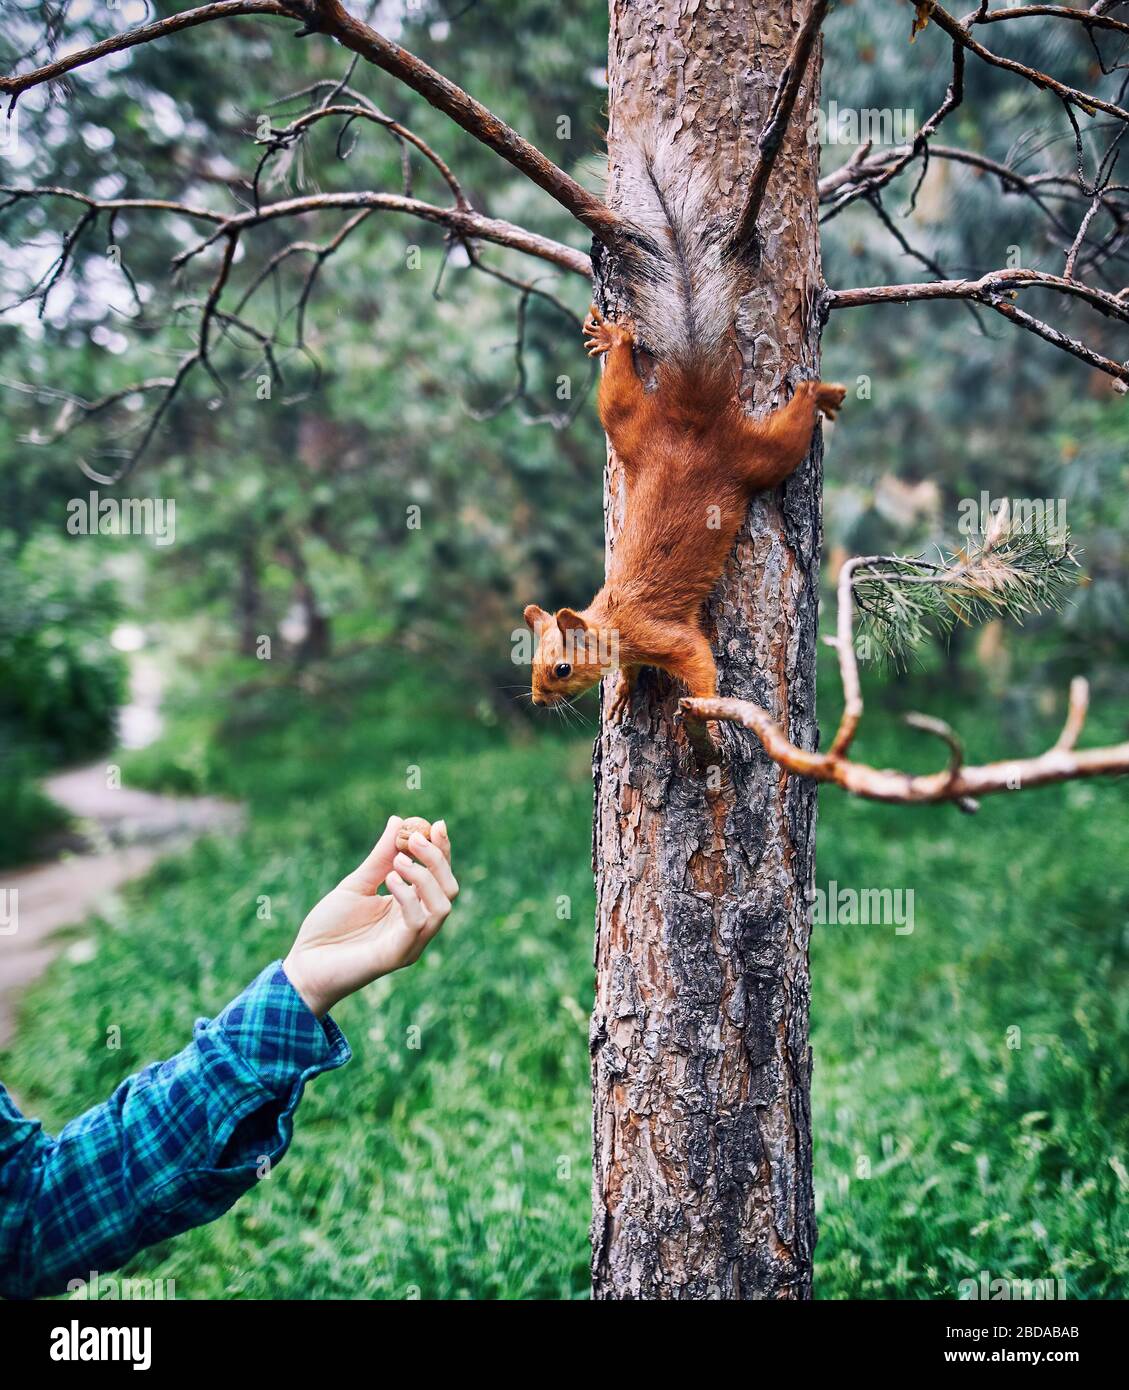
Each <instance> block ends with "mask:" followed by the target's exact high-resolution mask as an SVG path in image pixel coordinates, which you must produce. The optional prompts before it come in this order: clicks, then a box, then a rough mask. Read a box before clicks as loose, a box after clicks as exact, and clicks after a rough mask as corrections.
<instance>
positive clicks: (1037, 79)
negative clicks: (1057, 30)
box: [918, 0, 1129, 121]
mask: <svg viewBox="0 0 1129 1390" xmlns="http://www.w3.org/2000/svg"><path fill="white" fill-rule="evenodd" d="M982 8H983V7H982ZM918 10H919V11H925V10H927V11H928V16H929V18H930V19H931V20H932V21H933V23H934V24H936V25H937V27H938V29H941V30H943V31H944V32H945V33H946V34H948V36H949V37H950V38H951V39H952V40H953V42H954V43H957V44H959V45H960V46H961V47H962V48H963V49H965V50H966V51H967V52H969V53H972V54H975V56H976V57H977V58H979V59H980V60H981V61H982V62H985V63H988V64H990V65H991V66H992V67H996V68H1002V69H1003V70H1004V71H1005V72H1012V73H1015V74H1016V76H1018V77H1022V78H1024V79H1025V80H1026V81H1028V82H1030V83H1032V84H1033V85H1034V86H1036V87H1038V88H1039V89H1040V90H1041V91H1045V92H1051V93H1053V94H1054V95H1055V96H1056V97H1058V98H1059V99H1060V100H1061V101H1064V102H1066V103H1067V104H1068V105H1073V106H1077V107H1079V108H1080V109H1081V110H1083V111H1084V112H1085V113H1086V114H1087V115H1088V116H1092V115H1093V114H1094V112H1095V111H1104V112H1105V113H1106V115H1108V116H1116V117H1117V119H1118V120H1119V121H1129V111H1126V110H1125V109H1124V108H1123V107H1121V106H1118V105H1117V104H1116V103H1115V102H1111V101H1106V100H1105V99H1104V98H1102V97H1098V96H1094V95H1093V94H1092V93H1090V92H1084V91H1081V90H1080V89H1079V88H1077V87H1071V86H1069V85H1068V84H1067V83H1065V82H1060V81H1059V80H1058V79H1057V78H1055V77H1051V76H1050V74H1049V73H1045V72H1040V71H1039V69H1038V68H1032V67H1028V66H1027V64H1026V63H1020V62H1018V61H1017V60H1016V59H1014V58H1005V57H1004V56H1003V55H1002V54H999V53H995V52H993V51H992V50H991V49H990V48H986V47H985V46H984V44H982V43H981V42H980V41H979V40H978V39H977V38H975V37H974V36H973V34H972V31H971V30H970V29H969V28H968V27H967V26H966V25H965V24H963V23H961V21H960V20H958V19H955V18H954V17H953V16H952V15H951V14H949V12H948V10H946V9H944V8H943V7H942V6H941V5H939V4H937V0H924V3H923V4H920V5H919V6H918ZM984 12H985V13H987V11H986V10H985V11H984ZM978 13H979V12H978ZM1068 13H1069V11H1068Z"/></svg>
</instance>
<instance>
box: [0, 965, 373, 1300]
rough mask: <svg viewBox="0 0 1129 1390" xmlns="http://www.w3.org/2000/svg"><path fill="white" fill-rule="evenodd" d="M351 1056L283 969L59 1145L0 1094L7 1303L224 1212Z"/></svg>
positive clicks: (270, 971)
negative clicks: (310, 1095) (308, 1088)
mask: <svg viewBox="0 0 1129 1390" xmlns="http://www.w3.org/2000/svg"><path fill="white" fill-rule="evenodd" d="M350 1055H351V1054H350V1051H349V1044H348V1043H347V1042H346V1041H345V1037H344V1035H343V1034H342V1032H341V1030H340V1029H339V1028H338V1027H337V1025H336V1024H335V1023H334V1022H333V1020H332V1019H330V1018H328V1017H326V1018H324V1019H320V1020H319V1019H318V1018H316V1017H315V1016H314V1015H313V1014H312V1013H311V1012H310V1010H309V1009H308V1008H307V1006H306V1004H305V1003H304V1002H303V1000H302V999H301V997H300V995H299V994H298V993H297V991H296V990H295V989H294V987H293V985H291V983H290V981H289V980H288V979H287V977H286V974H285V972H284V971H283V969H282V964H281V962H279V961H276V962H275V963H274V964H273V965H269V966H268V967H267V968H266V969H265V970H264V971H263V972H262V974H261V975H260V976H259V977H258V979H256V980H255V981H254V982H253V983H252V984H251V985H249V986H248V988H247V989H245V990H244V991H243V993H242V994H241V995H239V997H238V998H237V999H235V1000H233V1001H232V1003H230V1004H229V1005H228V1006H227V1008H226V1009H224V1011H223V1012H222V1013H221V1014H220V1015H219V1016H218V1017H217V1018H215V1019H212V1020H210V1021H209V1020H208V1019H199V1020H198V1021H197V1023H196V1027H195V1029H194V1034H193V1041H192V1042H191V1043H190V1044H189V1046H188V1047H186V1048H185V1049H184V1051H183V1052H180V1053H178V1054H177V1055H176V1056H175V1057H173V1058H171V1059H170V1060H169V1061H167V1062H158V1063H155V1064H154V1065H153V1066H150V1067H146V1068H145V1070H144V1071H141V1072H138V1074H137V1075H136V1076H131V1077H129V1078H128V1079H127V1080H125V1081H123V1082H122V1084H121V1085H120V1086H119V1087H118V1088H117V1090H116V1091H115V1092H114V1094H113V1095H112V1096H111V1097H110V1099H109V1100H108V1101H106V1102H105V1104H103V1105H98V1106H96V1107H95V1108H94V1109H93V1110H90V1111H88V1112H87V1113H86V1114H85V1115H81V1116H79V1118H78V1119H76V1120H72V1121H71V1123H70V1124H68V1125H67V1126H66V1127H65V1128H64V1129H63V1130H62V1131H61V1132H60V1134H59V1136H58V1138H51V1137H50V1136H49V1135H47V1134H44V1133H43V1130H42V1127H41V1126H40V1124H39V1122H38V1121H37V1120H28V1119H25V1118H24V1117H23V1116H22V1115H21V1114H20V1112H19V1111H18V1110H17V1109H16V1107H15V1105H14V1104H13V1103H12V1100H11V1098H10V1097H9V1095H8V1093H7V1092H6V1091H5V1090H4V1088H3V1086H0V1295H2V1296H4V1297H6V1298H32V1297H35V1296H36V1295H39V1294H49V1293H58V1292H61V1291H62V1290H63V1289H65V1288H66V1286H67V1283H68V1281H69V1280H73V1279H86V1278H87V1277H88V1275H89V1274H90V1273H91V1272H92V1271H95V1272H98V1273H106V1272H108V1271H109V1270H112V1269H115V1268H117V1266H118V1265H120V1264H122V1263H123V1262H124V1261H125V1260H127V1259H128V1258H129V1257H130V1256H131V1255H132V1254H134V1253H135V1252H136V1251H137V1250H140V1249H142V1248H143V1247H144V1246H146V1245H151V1244H152V1243H153V1242H154V1241H158V1240H164V1239H166V1238H167V1237H168V1236H173V1235H178V1234H179V1233H180V1232H181V1231H186V1230H188V1229H189V1227H191V1226H199V1225H202V1224H203V1223H204V1222H207V1221H212V1220H214V1219H215V1218H216V1217H217V1216H220V1215H222V1213H223V1212H225V1211H226V1210H227V1209H228V1207H230V1206H231V1204H232V1203H233V1202H234V1201H235V1200H236V1198H238V1197H239V1196H241V1194H242V1193H244V1192H246V1191H247V1189H248V1188H249V1187H251V1186H252V1185H253V1184H254V1183H255V1181H256V1179H257V1178H259V1177H262V1176H264V1174H266V1173H269V1171H270V1169H271V1167H272V1166H273V1164H275V1163H277V1162H278V1160H279V1159H280V1158H281V1157H282V1155H283V1154H284V1153H285V1152H286V1149H287V1146H288V1145H289V1143H290V1137H291V1134H292V1133H293V1128H294V1110H295V1108H296V1107H297V1105H298V1101H299V1100H300V1099H301V1096H302V1090H303V1088H304V1086H305V1084H306V1082H307V1081H308V1080H309V1078H310V1077H311V1076H316V1075H317V1074H318V1073H319V1072H323V1071H328V1070H330V1069H332V1068H334V1067H339V1066H342V1065H343V1064H344V1063H345V1062H347V1061H348V1060H349V1057H350Z"/></svg>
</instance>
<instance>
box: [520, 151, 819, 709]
mask: <svg viewBox="0 0 1129 1390" xmlns="http://www.w3.org/2000/svg"><path fill="white" fill-rule="evenodd" d="M624 177H625V186H626V187H627V189H628V192H629V197H630V201H629V202H628V206H630V207H631V209H632V220H633V221H634V222H635V223H636V224H637V225H638V226H639V227H640V229H641V230H642V232H643V233H644V234H645V236H644V238H642V239H641V244H642V245H643V246H644V247H645V248H646V247H648V246H649V247H650V248H651V253H652V254H650V255H649V256H648V257H647V261H646V263H645V266H644V272H643V273H642V274H640V275H633V276H632V277H631V278H632V281H633V283H632V285H631V289H630V293H631V307H632V310H633V314H634V319H635V324H636V326H637V327H638V329H639V330H640V331H639V337H640V339H641V340H642V345H643V346H645V347H646V348H647V349H648V350H649V351H651V352H652V354H653V355H654V356H655V358H656V359H657V363H658V366H657V387H656V389H654V390H647V389H645V388H644V384H643V382H642V380H641V379H640V377H639V375H638V373H637V372H636V369H635V362H634V356H633V349H634V347H635V344H636V334H635V331H634V330H633V329H632V328H631V327H629V326H628V325H627V324H626V323H623V322H618V323H617V322H612V321H611V320H610V319H606V318H604V317H603V316H601V314H600V313H599V312H598V311H597V309H596V307H595V306H594V305H593V307H592V308H591V309H590V310H589V314H588V317H587V319H586V321H585V323H584V333H585V340H586V345H587V347H588V354H589V356H590V357H603V358H604V370H603V375H602V378H601V381H600V389H599V396H598V403H599V412H600V421H601V423H602V424H603V427H604V429H605V430H606V432H607V434H608V437H609V439H610V440H611V444H612V447H613V449H614V450H615V452H616V454H617V456H618V457H619V459H620V462H621V463H622V465H623V474H624V484H625V489H626V499H625V501H626V505H625V512H624V521H623V526H622V528H621V530H620V533H619V537H618V540H617V542H616V545H615V549H614V550H613V552H612V557H611V562H610V564H609V566H608V570H607V575H606V577H605V580H604V584H603V587H602V588H601V589H600V591H599V593H597V594H596V596H595V598H594V599H593V600H592V602H591V603H590V604H589V605H588V607H587V608H582V609H579V610H577V609H573V608H561V609H559V610H558V611H557V612H556V613H555V614H553V613H546V612H545V611H544V609H541V608H538V607H537V605H536V604H530V605H529V606H528V607H527V608H526V609H525V621H526V622H527V623H528V624H529V626H530V627H531V628H532V629H533V631H534V633H535V634H536V636H537V638H538V646H537V652H536V655H535V657H534V660H533V703H534V704H536V705H556V704H560V703H561V702H562V701H565V700H569V699H571V698H572V697H573V696H575V695H578V694H579V693H581V692H582V691H584V690H587V689H588V688H589V687H590V686H592V685H595V684H596V682H597V681H598V680H599V679H600V678H601V677H602V676H605V675H607V674H609V673H610V671H612V670H614V669H616V668H617V667H618V669H619V680H618V683H617V685H616V687H615V690H614V693H613V695H612V699H611V701H610V704H609V706H608V717H609V718H611V719H622V718H624V717H625V716H626V715H627V713H628V711H629V709H630V703H631V693H632V688H633V685H634V682H635V677H636V675H637V673H638V671H639V668H640V667H642V666H656V667H658V668H659V669H660V670H663V671H668V672H669V673H670V674H671V675H672V676H674V677H675V679H676V680H679V681H681V682H682V683H683V684H684V685H685V686H686V687H687V688H688V690H689V692H690V694H691V695H692V696H702V697H711V696H714V695H716V694H717V666H716V663H715V662H714V658H713V653H712V651H711V650H710V644H709V642H708V640H707V639H706V636H705V634H704V633H703V631H702V605H703V603H704V602H705V600H706V599H707V598H708V597H709V594H710V592H711V590H712V589H713V587H714V585H715V584H716V583H717V580H718V579H719V577H720V576H721V573H722V570H723V569H724V568H725V563H726V560H727V559H728V557H729V552H730V550H731V549H732V546H733V541H734V538H735V537H736V535H737V531H738V530H739V528H740V526H741V524H742V522H743V521H744V519H745V513H746V510H747V508H748V505H749V498H750V496H751V495H752V494H753V493H754V492H759V491H762V490H763V489H766V488H772V487H776V486H777V484H779V483H781V482H783V480H784V479H785V478H786V477H787V476H788V475H789V474H790V473H791V472H793V470H794V469H796V468H797V467H799V465H800V463H802V461H803V459H804V457H805V456H806V454H807V452H808V449H809V447H810V445H811V439H812V432H813V430H814V429H815V424H816V420H817V419H818V417H819V415H820V414H823V415H825V416H826V417H827V418H828V419H832V420H833V419H834V418H835V414H836V412H837V411H838V409H839V407H840V406H841V405H842V404H843V398H844V396H845V395H846V389H845V387H842V386H831V385H826V384H825V383H823V382H820V381H801V382H800V383H799V385H798V386H797V387H796V390H795V394H794V395H793V396H792V399H791V400H790V401H789V402H788V404H787V405H785V406H783V407H782V408H781V409H779V410H777V411H774V412H773V413H772V414H771V415H769V416H768V417H767V418H766V419H764V420H754V419H751V418H750V417H749V416H747V415H746V414H745V413H744V411H743V410H742V409H741V406H740V404H739V402H738V400H737V398H736V394H735V388H736V384H737V383H736V372H735V371H734V366H733V359H732V353H731V350H730V348H729V346H728V342H727V338H728V334H729V330H730V328H731V326H732V321H733V313H734V308H735V303H736V299H737V297H738V296H739V294H740V292H741V286H740V281H739V276H738V274H737V270H738V267H737V266H736V265H735V263H734V261H733V259H732V258H731V257H730V256H728V255H727V253H726V250H725V246H724V243H723V242H722V241H721V239H720V238H718V237H717V236H716V234H715V233H713V232H712V231H711V230H710V225H711V224H710V222H709V219H708V217H707V216H706V214H705V194H706V186H705V185H706V180H705V176H704V173H702V172H700V171H698V172H691V173H690V175H689V176H687V174H686V172H685V169H684V167H682V166H680V165H679V164H678V161H677V159H676V157H675V153H674V149H673V146H672V145H671V144H670V143H669V142H668V143H666V144H664V145H658V146H657V147H656V145H655V144H654V143H651V144H649V145H647V146H644V145H640V146H639V147H638V149H637V150H636V151H635V152H634V156H632V155H631V153H630V152H629V156H628V164H627V167H626V168H625V173H624ZM703 228H705V229H706V230H702V229H703Z"/></svg>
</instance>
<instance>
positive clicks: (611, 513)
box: [592, 0, 822, 1299]
mask: <svg viewBox="0 0 1129 1390" xmlns="http://www.w3.org/2000/svg"><path fill="white" fill-rule="evenodd" d="M610 10H611V33H610V43H609V64H608V77H609V85H610V107H609V110H610V130H609V159H610V170H611V174H610V178H611V182H610V193H611V197H612V200H613V202H615V200H616V191H617V190H616V184H617V178H616V159H617V149H618V148H620V146H621V143H622V142H623V140H624V139H625V137H626V135H627V132H628V131H629V130H630V129H631V126H632V124H633V123H634V122H636V121H639V120H642V119H647V118H651V119H653V116H654V114H655V113H657V114H658V115H659V116H660V117H661V118H663V119H669V120H672V121H674V122H675V123H676V128H677V129H678V130H679V131H680V134H679V141H680V143H681V144H682V146H683V148H684V149H685V151H686V158H687V160H688V161H689V160H692V161H695V162H699V163H703V164H705V165H707V166H708V167H709V168H711V169H713V170H715V171H716V196H717V208H718V210H719V212H722V213H725V212H727V211H734V212H735V210H736V207H737V205H738V203H739V201H740V197H741V193H742V190H743V187H744V185H745V180H746V178H747V175H748V171H749V168H750V166H751V163H752V156H753V148H754V144H755V140H756V137H757V135H758V134H759V132H760V130H761V128H762V125H763V123H764V119H765V115H766V113H767V110H768V107H769V105H770V103H771V99H772V96H773V93H774V90H775V86H776V81H777V78H778V75H779V73H780V71H781V69H782V67H783V65H784V61H785V58H786V56H787V53H788V49H789V46H790V44H791V42H792V38H793V35H794V33H795V29H796V27H797V25H798V23H799V21H800V18H801V17H802V14H803V11H804V0H720V2H719V3H718V4H710V5H706V4H692V5H687V4H685V3H684V0H610ZM818 71H819V51H818V49H817V51H816V55H815V57H814V59H813V63H812V73H811V75H809V78H808V81H807V83H806V84H805V89H804V91H803V92H801V95H800V99H799V102H798V104H797V108H796V112H795V116H794V118H793V121H792V125H791V129H790V132H789V134H788V136H787V137H786V142H785V145H784V148H783V149H782V151H781V154H780V157H779V159H778V161H777V164H776V168H775V171H774V174H773V177H772V181H771V184H770V187H769V190H768V196H767V198H766V200H765V203H764V207H763V210H762V214H761V219H760V227H761V230H762V234H763V243H762V244H763V255H762V257H761V262H760V269H759V270H758V272H757V274H756V282H755V288H754V290H753V292H752V293H751V294H749V295H748V296H747V297H746V299H745V300H744V301H743V302H742V305H741V309H740V311H739V314H738V323H737V333H738V338H739V343H740V347H741V351H742V355H743V359H744V363H745V373H744V380H743V389H742V394H743V398H744V399H745V400H746V403H747V408H748V409H749V410H750V411H752V412H753V413H756V414H760V413H762V412H764V411H766V410H768V409H770V408H772V407H774V406H775V405H777V404H780V403H782V402H783V401H784V400H786V399H787V398H788V396H789V395H790V393H791V389H792V387H793V386H794V384H795V382H796V380H797V379H798V378H799V376H800V375H801V374H804V375H807V374H813V373H814V372H815V371H816V369H817V367H818V351H819V327H820V325H819V296H820V290H821V287H822V277H821V272H820V260H819V231H818V219H817V193H816V181H817V177H818V148H817V145H816V135H815V133H814V130H813V124H814V123H813V122H812V121H811V119H810V116H811V112H812V111H813V109H814V104H815V102H816V100H817V99H818V79H817V76H816V75H817V74H818ZM622 210H623V211H624V212H626V213H628V214H629V213H630V208H627V207H625V208H623V209H622ZM617 275H618V268H617V267H616V266H615V265H614V264H610V263H608V261H607V258H604V261H603V263H602V264H601V265H600V266H599V275H598V293H599V295H600V296H601V297H602V299H603V300H604V302H605V303H606V305H607V307H608V308H609V309H610V310H611V311H612V312H613V313H614V311H615V310H616V308H617V307H618V303H619V302H620V301H619V296H618V294H617ZM619 489H620V476H619V469H618V466H617V464H616V461H615V460H614V458H613V459H611V460H610V461H609V465H608V472H607V475H606V479H605V499H606V505H605V517H606V533H607V544H608V546H609V548H612V547H614V545H615V540H616V533H617V529H618V526H619V524H620V522H621V505H620V491H619ZM820 494H821V467H820V457H819V448H818V444H817V445H816V448H815V451H814V452H813V455H812V456H811V457H810V458H809V459H808V460H807V462H806V463H805V464H804V465H803V467H802V468H801V469H800V470H799V471H798V472H797V473H796V474H795V475H794V476H793V477H792V478H791V479H790V480H789V481H788V483H787V485H786V486H785V487H784V488H783V489H780V490H778V491H777V492H775V493H772V494H767V495H764V496H761V497H758V498H756V499H755V500H754V502H753V504H752V506H751V508H750V511H749V516H748V519H747V522H746V525H745V528H744V530H743V531H742V533H741V535H740V536H739V538H738V542H737V545H736V547H735V550H734V553H733V555H732V556H731V558H730V561H729V565H728V568H727V570H726V573H725V576H724V579H723V580H722V582H721V583H720V584H719V586H718V588H717V589H716V591H715V593H714V595H713V598H712V599H711V601H710V604H709V609H708V621H709V630H710V635H711V639H712V641H713V648H714V651H715V653H716V655H717V658H718V664H719V668H720V689H721V693H722V694H723V695H734V696H739V697H741V698H745V699H750V700H755V701H756V702H757V703H758V704H761V705H764V706H766V707H767V708H769V709H771V710H772V711H773V712H774V713H775V714H776V716H777V717H778V718H779V719H781V721H782V722H783V723H784V725H785V727H786V728H787V729H788V731H789V734H790V737H792V738H793V739H794V740H795V741H796V742H797V743H800V744H802V745H803V746H805V747H814V746H815V743H816V738H817V730H816V723H815V640H816V618H817V602H818V575H819V544H820V501H821V496H820ZM647 680H649V682H650V683H649V684H646V683H645V682H646V681H647ZM641 690H645V691H646V692H647V698H646V700H645V701H644V700H643V699H641V698H640V699H637V701H636V706H635V714H634V716H633V718H632V720H631V721H630V722H629V724H628V725H627V726H626V728H615V729H610V728H607V727H605V728H604V729H603V731H602V733H601V737H600V739H599V741H598V743H597V746H596V751H595V759H594V771H595V795H596V815H595V826H594V837H593V857H594V867H595V870H596V878H597V897H598V905H597V930H596V968H597V994H596V1007H595V1013H594V1016H593V1020H592V1056H593V1087H594V1155H595V1159H594V1184H593V1209H594V1217H593V1228H592V1238H593V1258H592V1270H593V1287H594V1294H595V1296H596V1297H597V1298H607V1299H614V1298H646V1299H664V1298H669V1299H750V1298H808V1297H810V1296H811V1262H812V1247H813V1244H814V1239H815V1216H814V1200H813V1194H812V1174H811V1122H810V1108H809V1094H810V1074H811V1054H810V1050H809V1045H808V1004H809V975H808V925H807V912H806V892H807V889H808V888H809V886H810V884H811V882H812V876H813V867H814V855H815V796H814V791H813V788H812V787H811V786H810V785H808V784H804V783H802V782H799V781H797V780H795V779H793V778H788V777H785V776H784V775H783V774H782V773H781V772H780V770H779V769H778V768H777V767H775V766H774V765H773V764H772V763H770V762H769V761H768V759H767V758H766V757H765V756H764V754H763V752H762V751H761V749H760V747H759V745H758V744H757V742H756V740H755V739H754V738H753V736H752V735H750V734H745V733H743V732H741V731H738V730H736V729H734V728H733V726H726V728H725V730H724V734H723V737H724V756H723V759H722V776H721V785H720V788H719V789H718V790H712V791H711V789H710V787H709V779H708V778H707V777H706V776H704V775H703V773H702V771H701V770H700V769H699V768H698V767H697V766H696V764H695V762H694V760H693V758H692V757H691V756H690V754H689V750H688V748H687V745H686V740H685V734H684V732H683V731H682V730H681V729H680V728H679V727H678V724H677V721H676V720H675V719H674V712H675V710H676V707H677V696H678V693H679V692H678V691H677V690H675V689H674V688H673V687H672V686H671V684H670V683H669V681H668V680H667V679H666V678H665V677H661V676H658V675H654V674H653V673H649V674H648V675H647V676H645V677H644V682H641ZM606 697H607V691H605V699H606Z"/></svg>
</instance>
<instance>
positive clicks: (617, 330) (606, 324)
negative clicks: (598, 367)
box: [584, 304, 634, 357]
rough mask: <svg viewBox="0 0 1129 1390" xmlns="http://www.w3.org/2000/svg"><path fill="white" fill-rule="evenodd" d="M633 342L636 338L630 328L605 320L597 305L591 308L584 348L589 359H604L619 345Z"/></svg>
mask: <svg viewBox="0 0 1129 1390" xmlns="http://www.w3.org/2000/svg"><path fill="white" fill-rule="evenodd" d="M633 341H634V338H633V336H632V333H631V330H630V329H629V328H625V327H624V326H623V324H621V323H613V322H612V320H611V319H606V318H604V316H603V315H602V314H601V313H600V311H599V309H597V308H596V306H595V304H593V305H592V306H591V307H590V308H589V310H588V317H587V318H586V319H585V320H584V346H585V347H586V348H587V349H588V356H589V357H602V356H603V355H604V353H605V352H610V351H611V349H612V348H613V347H615V345H616V344H617V343H632V342H633Z"/></svg>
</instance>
